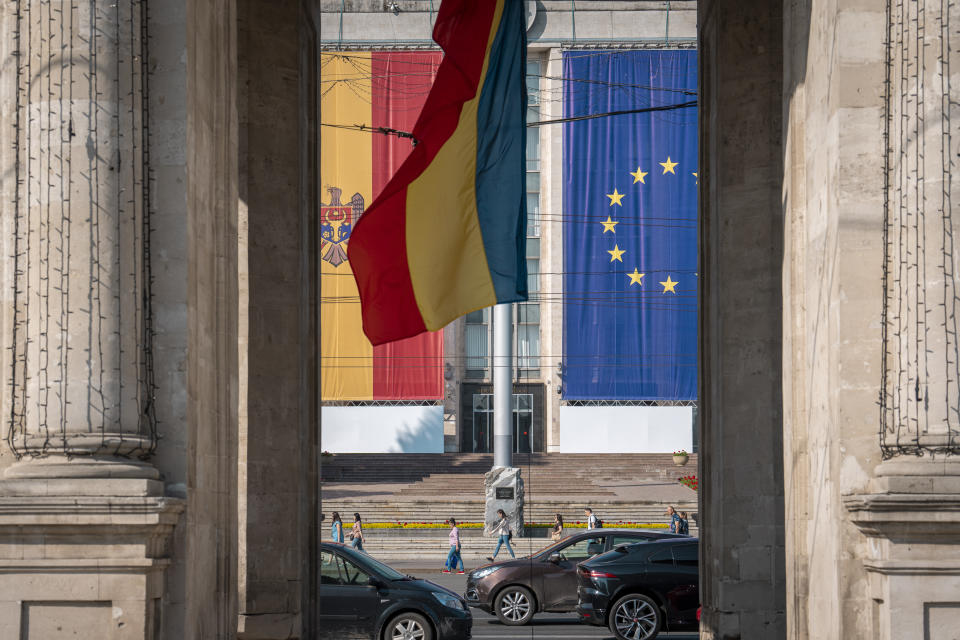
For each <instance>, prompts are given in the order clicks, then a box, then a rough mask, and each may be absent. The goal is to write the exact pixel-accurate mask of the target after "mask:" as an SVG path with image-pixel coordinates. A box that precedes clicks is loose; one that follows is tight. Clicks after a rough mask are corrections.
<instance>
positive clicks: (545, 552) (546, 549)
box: [531, 538, 570, 557]
mask: <svg viewBox="0 0 960 640" xmlns="http://www.w3.org/2000/svg"><path fill="white" fill-rule="evenodd" d="M568 542H570V539H569V538H567V539H564V540H561V541H560V542H554V543H553V544H551V545H549V546H546V547H544V548H543V549H540V551H535V552H533V553H532V554H531V555H533V556H537V557H539V556H548V555H550V554H551V553H553V549H558V548H560V547H561V546H563V545H565V544H567V543H568Z"/></svg>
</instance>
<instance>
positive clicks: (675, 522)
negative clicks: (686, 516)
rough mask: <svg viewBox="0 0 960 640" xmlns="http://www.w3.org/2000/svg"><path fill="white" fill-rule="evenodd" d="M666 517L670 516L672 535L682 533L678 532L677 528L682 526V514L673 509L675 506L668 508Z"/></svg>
mask: <svg viewBox="0 0 960 640" xmlns="http://www.w3.org/2000/svg"><path fill="white" fill-rule="evenodd" d="M666 515H668V516H670V533H680V532H679V531H677V527H678V526H679V524H680V514H678V513H677V510H676V509H674V508H673V505H670V506H669V507H667V513H666Z"/></svg>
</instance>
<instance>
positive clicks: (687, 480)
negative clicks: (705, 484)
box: [677, 476, 699, 491]
mask: <svg viewBox="0 0 960 640" xmlns="http://www.w3.org/2000/svg"><path fill="white" fill-rule="evenodd" d="M677 482H679V483H680V484H682V485H684V486H686V487H690V488H691V489H693V490H694V491H696V490H697V486H698V484H699V483H698V481H697V476H683V477H682V478H679V479H678V480H677Z"/></svg>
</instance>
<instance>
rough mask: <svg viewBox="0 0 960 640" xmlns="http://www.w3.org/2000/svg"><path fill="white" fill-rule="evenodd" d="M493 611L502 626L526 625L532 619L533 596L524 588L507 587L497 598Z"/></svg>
mask: <svg viewBox="0 0 960 640" xmlns="http://www.w3.org/2000/svg"><path fill="white" fill-rule="evenodd" d="M494 611H496V613H497V617H498V618H500V622H502V623H503V624H509V625H521V624H527V623H528V622H530V619H531V618H533V594H532V593H530V590H529V589H527V588H526V587H507V588H506V589H504V590H503V591H501V592H500V594H499V595H498V596H497V601H496V603H495V604H494Z"/></svg>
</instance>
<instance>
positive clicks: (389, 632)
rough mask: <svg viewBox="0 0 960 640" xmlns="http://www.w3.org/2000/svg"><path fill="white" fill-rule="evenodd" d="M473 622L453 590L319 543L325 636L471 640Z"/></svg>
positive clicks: (341, 547)
mask: <svg viewBox="0 0 960 640" xmlns="http://www.w3.org/2000/svg"><path fill="white" fill-rule="evenodd" d="M472 625H473V616H472V615H471V614H470V611H469V609H467V607H466V604H465V603H464V602H463V600H462V599H461V598H460V596H459V595H457V594H456V593H454V592H453V591H450V590H449V589H446V588H444V587H441V586H440V585H438V584H434V583H432V582H429V581H427V580H418V579H416V578H414V577H411V576H406V575H403V574H402V573H399V572H398V571H395V570H393V569H391V568H390V567H388V566H387V565H385V564H383V563H382V562H379V561H378V560H375V559H373V558H371V557H370V556H368V555H367V554H365V553H361V552H359V551H355V550H354V549H352V548H350V547H347V546H344V545H342V544H337V543H334V542H324V543H321V545H320V637H321V638H329V639H330V640H333V639H334V638H335V639H336V640H340V639H341V638H364V640H368V639H373V640H468V639H469V638H470V635H471V631H470V630H471V627H472Z"/></svg>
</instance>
